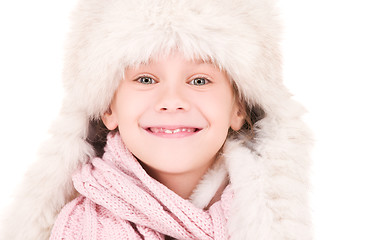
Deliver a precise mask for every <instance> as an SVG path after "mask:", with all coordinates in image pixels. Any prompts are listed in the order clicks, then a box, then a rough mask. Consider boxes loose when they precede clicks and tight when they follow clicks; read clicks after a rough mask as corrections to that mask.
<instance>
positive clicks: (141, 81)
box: [135, 76, 211, 86]
mask: <svg viewBox="0 0 377 240" xmlns="http://www.w3.org/2000/svg"><path fill="white" fill-rule="evenodd" d="M143 79H148V81H149V82H144V81H143ZM195 80H203V81H204V83H202V84H194V81H195ZM135 81H137V82H139V83H141V84H145V85H149V84H155V83H157V81H156V80H154V79H153V78H152V77H150V76H141V77H138V78H137V79H136V80H135ZM210 82H211V81H210V80H209V79H208V78H206V77H197V78H194V79H193V80H191V81H189V84H190V85H195V86H203V85H206V84H208V83H210Z"/></svg>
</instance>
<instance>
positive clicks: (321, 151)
mask: <svg viewBox="0 0 377 240" xmlns="http://www.w3.org/2000/svg"><path fill="white" fill-rule="evenodd" d="M373 3H374V1H372V0H343V1H342V0H315V1H314V0H311V1H309V0H296V1H294V0H281V4H280V5H281V10H282V19H283V21H284V25H285V31H284V35H283V42H282V47H283V54H284V79H285V83H286V85H287V86H288V87H289V88H290V89H291V91H292V92H293V93H294V95H295V98H296V99H297V100H298V101H300V102H302V103H303V104H304V105H305V106H306V108H307V109H308V111H309V113H308V114H307V115H306V116H305V120H306V121H307V122H308V124H309V125H310V127H311V128H312V129H313V132H314V134H315V138H316V146H315V148H314V150H313V166H312V193H311V206H312V211H313V222H314V233H315V239H318V240H319V239H321V240H322V239H324V240H327V239H328V240H334V239H343V240H344V239H363V240H367V239H374V240H376V239H377V230H376V229H377V206H376V204H377V191H376V189H377V174H376V170H377V164H376V162H377V154H376V148H377V141H376V135H377V126H376V122H377V114H376V110H375V109H376V103H377V97H376V95H377V94H376V91H377V87H376V82H377V47H376V45H377V36H376V35H377V31H376V29H377V14H376V12H377V7H376V6H374V5H373ZM74 4H75V1H73V0H69V1H67V0H66V1H48V0H34V1H27V0H19V1H2V2H1V3H0V36H1V37H0V81H1V84H0V126H1V135H0V136H1V138H0V141H1V142H0V150H1V154H2V155H1V158H0V161H1V168H0V189H1V198H0V206H1V207H3V206H5V204H6V203H7V202H9V196H10V193H11V192H12V190H13V189H14V187H15V186H16V184H17V182H19V181H20V179H21V178H22V175H23V173H24V171H25V169H26V168H27V166H28V165H29V164H30V163H31V162H32V161H33V160H34V158H35V155H36V152H37V149H38V146H39V144H40V142H41V141H42V139H44V138H45V137H46V136H47V130H48V128H49V125H50V123H51V121H52V120H53V119H54V118H55V116H56V115H57V113H58V110H59V107H60V101H61V99H62V95H63V93H62V86H61V69H62V56H63V42H64V39H65V34H66V31H67V30H68V24H69V22H68V20H69V12H70V11H71V9H72V7H73V5H74Z"/></svg>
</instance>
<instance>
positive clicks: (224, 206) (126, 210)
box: [50, 134, 233, 240]
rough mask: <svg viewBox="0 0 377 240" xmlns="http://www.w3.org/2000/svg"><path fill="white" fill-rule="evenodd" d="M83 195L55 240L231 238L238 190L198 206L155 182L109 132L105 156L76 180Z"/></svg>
mask: <svg viewBox="0 0 377 240" xmlns="http://www.w3.org/2000/svg"><path fill="white" fill-rule="evenodd" d="M73 183H74V186H75V188H76V189H77V191H78V192H79V193H80V194H81V196H79V197H77V198H76V199H74V200H73V201H71V202H70V203H68V204H67V205H66V206H65V207H64V208H63V209H62V211H61V212H60V214H59V216H58V218H57V220H56V222H55V225H54V228H53V230H52V234H51V237H50V239H51V240H56V239H114V240H116V239H165V236H171V237H173V238H176V239H203V240H204V239H228V234H227V230H226V223H227V219H228V216H229V208H230V204H231V201H232V198H233V192H232V190H231V188H230V186H228V187H227V188H226V189H225V190H224V192H223V194H222V196H221V200H219V201H217V202H216V203H214V204H213V205H212V206H211V207H210V208H209V209H208V210H202V209H200V208H197V207H195V206H194V205H193V204H192V203H191V202H189V201H188V200H185V199H183V198H181V197H180V196H178V195H177V194H175V193H174V192H172V191H171V190H169V189H168V188H167V187H165V186H164V185H162V184H161V183H159V182H158V181H156V180H154V179H153V178H151V177H150V176H149V175H148V174H147V173H146V172H145V171H144V169H143V168H142V167H141V165H140V164H139V162H138V161H137V159H135V158H134V157H133V155H132V154H131V153H130V152H129V151H128V150H127V149H126V148H125V146H124V144H123V142H122V139H121V138H120V135H119V134H109V136H108V140H107V146H106V148H105V154H104V156H103V158H102V159H101V158H95V159H93V160H92V161H91V163H88V164H86V165H84V166H83V167H82V168H81V169H80V170H79V171H78V172H76V173H75V174H74V176H73Z"/></svg>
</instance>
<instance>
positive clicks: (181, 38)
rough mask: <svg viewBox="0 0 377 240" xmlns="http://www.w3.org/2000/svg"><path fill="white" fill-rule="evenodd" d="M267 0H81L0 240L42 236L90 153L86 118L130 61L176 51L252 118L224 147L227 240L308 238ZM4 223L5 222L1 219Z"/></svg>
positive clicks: (300, 127) (299, 163) (298, 146)
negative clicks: (217, 72) (204, 68)
mask: <svg viewBox="0 0 377 240" xmlns="http://www.w3.org/2000/svg"><path fill="white" fill-rule="evenodd" d="M279 36H280V25H279V18H278V15H277V12H276V9H275V1H274V0H205V1H203V0H79V3H78V6H77V9H76V11H75V12H74V14H73V26H72V30H71V33H70V35H69V41H68V44H67V55H66V59H65V68H64V85H65V89H66V95H65V99H64V102H63V107H62V109H61V112H60V116H59V117H58V119H57V120H56V121H55V122H54V124H53V125H52V127H51V138H50V139H49V140H48V141H47V142H46V143H45V144H44V145H42V148H41V150H40V156H39V159H38V161H37V162H36V163H35V164H34V165H33V166H32V167H31V169H30V170H29V171H28V173H27V175H26V177H25V180H24V182H23V185H22V187H21V188H20V189H19V191H18V193H17V196H16V201H15V202H14V205H13V207H12V208H11V209H10V211H9V214H8V216H7V218H6V221H5V223H3V226H5V227H4V229H3V232H2V233H1V234H2V235H0V238H1V239H22V240H27V239H30V240H31V239H33V240H35V239H42V240H44V239H48V236H49V233H50V230H51V227H52V226H53V224H54V221H55V218H56V215H57V214H58V213H59V211H60V209H61V208H62V207H63V206H64V205H65V204H66V203H67V202H68V201H70V200H71V199H72V198H73V197H75V195H76V192H75V190H74V188H73V186H72V181H71V174H72V172H73V171H74V170H76V169H77V168H78V167H79V166H80V165H81V164H82V163H85V162H87V161H90V159H91V158H92V157H93V156H95V155H96V149H95V147H96V146H94V145H95V143H93V142H92V141H91V140H88V139H90V135H91V134H92V133H93V131H94V132H95V129H94V130H93V129H91V126H92V124H91V123H93V122H95V121H96V120H98V119H99V117H100V116H101V115H102V114H103V113H104V112H105V111H106V110H107V109H108V106H109V104H110V102H111V100H112V97H113V95H114V92H115V90H116V89H117V87H118V85H119V83H120V81H121V80H122V74H123V72H124V69H125V68H126V67H127V66H130V65H135V64H138V63H142V62H147V61H148V60H150V59H151V58H154V57H158V56H161V55H164V54H168V53H169V52H171V51H173V50H178V51H180V52H182V53H183V54H184V55H185V56H186V57H187V58H190V59H197V58H200V59H203V60H208V61H211V62H213V63H214V64H216V65H217V66H218V67H220V68H221V69H224V70H225V71H226V72H227V73H228V74H229V76H230V77H231V79H232V81H233V83H234V84H235V86H236V88H237V89H238V90H239V95H240V96H242V98H243V99H244V100H245V101H246V103H247V104H248V107H249V109H251V111H253V114H255V115H256V120H257V121H256V122H255V123H254V124H253V129H254V134H255V135H254V138H253V139H252V140H247V139H244V138H242V136H240V137H239V138H238V139H235V140H233V141H229V142H228V143H227V144H226V146H225V155H226V158H227V159H228V160H227V168H228V171H229V175H230V180H231V182H232V184H233V186H234V190H235V195H236V196H235V199H234V206H241V207H238V208H237V207H235V208H234V215H235V216H236V217H234V218H233V219H231V220H230V223H229V232H230V234H231V237H232V239H268V240H270V239H300V240H305V239H311V234H310V220H309V219H310V217H309V215H310V214H309V211H308V201H307V191H308V189H307V188H308V176H307V175H308V167H309V157H308V156H309V153H308V150H309V149H308V148H309V146H310V145H311V143H310V142H311V140H310V134H308V131H307V129H306V127H305V125H304V124H303V123H302V122H301V120H300V116H301V115H302V114H303V112H304V111H303V109H302V108H301V107H300V105H298V104H297V103H296V102H294V101H293V100H292V99H291V95H290V93H289V92H288V90H287V89H286V88H285V87H284V86H283V83H282V78H281V75H282V73H281V58H280V50H279ZM4 224H5V225H4Z"/></svg>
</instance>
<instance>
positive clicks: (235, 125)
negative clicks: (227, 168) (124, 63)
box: [103, 54, 244, 176]
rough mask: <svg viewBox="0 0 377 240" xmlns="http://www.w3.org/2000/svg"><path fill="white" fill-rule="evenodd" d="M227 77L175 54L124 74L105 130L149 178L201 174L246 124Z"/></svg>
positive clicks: (108, 113) (205, 65)
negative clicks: (230, 132)
mask: <svg viewBox="0 0 377 240" xmlns="http://www.w3.org/2000/svg"><path fill="white" fill-rule="evenodd" d="M235 102H238V101H235V99H234V95H233V89H232V86H231V83H230V81H229V79H228V78H227V76H226V74H225V73H224V72H222V71H219V69H218V68H216V67H215V66H214V65H213V64H211V63H204V62H201V61H189V60H186V59H184V58H183V57H182V55H180V54H173V55H170V56H168V57H166V58H163V59H160V60H159V61H156V62H150V63H148V64H142V65H140V66H138V67H137V68H129V69H127V70H126V71H125V75H124V80H123V81H122V83H121V84H120V86H119V88H118V89H117V92H116V93H115V96H114V99H113V101H112V103H111V106H110V110H109V111H108V112H107V113H106V114H105V115H104V116H103V121H104V123H105V125H106V126H107V127H108V128H109V129H110V130H113V129H115V128H116V127H118V129H119V132H120V135H121V137H122V139H123V141H124V143H125V145H126V146H127V148H128V149H129V150H130V151H131V152H132V153H133V154H134V155H135V156H136V157H137V158H138V159H139V160H140V161H141V162H142V163H143V165H144V166H146V167H147V169H148V170H149V173H150V174H151V175H152V176H153V175H154V176H158V175H159V174H163V173H165V174H185V173H193V172H195V171H196V172H198V173H199V172H201V173H204V172H205V171H206V170H207V169H208V167H209V166H210V165H211V164H212V163H213V161H214V160H215V158H216V154H217V153H218V151H219V150H220V148H221V147H222V145H223V143H224V142H225V139H226V136H227V133H228V129H229V127H231V128H232V129H233V130H235V131H237V130H239V129H240V128H241V126H242V125H243V122H244V117H243V116H242V115H241V114H240V112H241V111H240V108H239V106H238V105H237V104H236V103H235Z"/></svg>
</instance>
